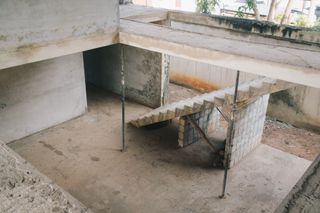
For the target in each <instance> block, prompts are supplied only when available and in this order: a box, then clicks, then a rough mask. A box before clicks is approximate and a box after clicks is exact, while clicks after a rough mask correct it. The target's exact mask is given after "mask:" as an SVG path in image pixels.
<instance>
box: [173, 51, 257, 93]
mask: <svg viewBox="0 0 320 213" xmlns="http://www.w3.org/2000/svg"><path fill="white" fill-rule="evenodd" d="M169 69H170V79H171V80H173V81H178V83H179V81H181V82H180V83H181V84H185V85H187V86H191V87H195V88H196V89H200V90H201V88H202V87H204V88H206V87H205V86H204V85H201V84H192V82H196V81H199V82H204V83H207V84H209V85H211V86H212V87H210V88H213V89H214V88H215V89H220V88H226V87H230V86H234V83H235V79H236V74H235V71H234V70H231V69H227V68H224V67H218V66H214V65H210V64H206V63H201V62H196V61H192V60H187V59H183V58H179V57H174V56H171V57H170V68H169ZM180 76H181V77H182V78H180ZM255 78H257V75H253V74H250V73H245V72H241V75H240V82H246V81H249V80H252V79H255ZM190 79H191V80H190ZM184 80H186V81H184ZM190 83H191V84H190ZM189 84H190V85H189ZM197 87H199V88H197Z"/></svg>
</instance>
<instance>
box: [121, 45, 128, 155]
mask: <svg viewBox="0 0 320 213" xmlns="http://www.w3.org/2000/svg"><path fill="white" fill-rule="evenodd" d="M120 48H121V50H120V52H121V105H122V134H121V139H122V149H121V151H122V152H125V151H126V150H127V145H126V138H125V137H126V134H125V133H126V126H125V125H126V124H125V114H126V113H125V102H126V99H125V96H126V95H125V94H126V93H125V90H126V84H125V75H124V49H123V45H121V47H120Z"/></svg>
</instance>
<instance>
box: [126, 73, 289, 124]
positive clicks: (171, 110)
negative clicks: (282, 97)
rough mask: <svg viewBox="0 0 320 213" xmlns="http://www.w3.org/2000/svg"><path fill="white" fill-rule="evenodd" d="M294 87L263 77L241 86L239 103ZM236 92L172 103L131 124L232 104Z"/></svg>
mask: <svg viewBox="0 0 320 213" xmlns="http://www.w3.org/2000/svg"><path fill="white" fill-rule="evenodd" d="M293 86H294V84H292V83H289V82H285V81H281V80H275V79H270V78H265V77H261V78H258V79H255V80H252V81H248V82H245V83H242V84H240V85H239V88H238V97H237V102H238V103H241V102H249V101H250V100H254V99H255V98H257V97H259V96H262V95H265V94H269V93H274V92H278V91H281V90H285V89H288V88H291V87H293ZM234 90H235V88H234V87H230V88H226V89H221V90H217V91H213V92H210V93H205V94H202V95H198V96H195V97H193V98H188V99H185V100H182V101H178V102H175V103H171V104H168V105H165V106H163V107H160V108H157V109H154V110H152V111H150V112H149V113H147V114H145V115H143V116H139V117H138V118H136V119H134V120H132V121H130V123H131V124H132V125H134V126H135V127H142V126H146V125H150V124H154V123H158V122H162V121H167V120H171V119H174V118H176V117H181V116H185V115H190V114H194V113H197V112H201V111H203V110H205V109H209V108H213V107H215V106H222V105H225V104H231V103H232V102H233V97H234Z"/></svg>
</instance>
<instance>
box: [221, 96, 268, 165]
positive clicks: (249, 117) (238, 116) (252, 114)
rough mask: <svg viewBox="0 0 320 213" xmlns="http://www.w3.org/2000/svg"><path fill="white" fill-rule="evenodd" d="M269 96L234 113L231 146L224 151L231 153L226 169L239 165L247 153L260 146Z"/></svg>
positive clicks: (227, 146) (228, 145)
mask: <svg viewBox="0 0 320 213" xmlns="http://www.w3.org/2000/svg"><path fill="white" fill-rule="evenodd" d="M269 96H270V95H269V94H267V95H264V96H261V97H258V98H257V100H255V101H254V102H252V103H250V104H248V105H247V106H245V107H244V108H242V109H239V110H238V111H236V112H235V116H234V130H233V133H232V144H233V146H232V147H231V146H230V144H227V145H226V151H225V153H226V154H227V153H228V152H231V157H230V165H228V167H233V166H234V165H236V164H237V163H239V162H240V161H241V160H242V159H243V158H244V157H245V156H246V155H247V154H248V153H250V152H251V151H252V150H254V149H255V148H256V147H257V146H258V145H260V143H261V138H262V134H263V129H264V128H263V127H264V121H265V119H266V112H267V107H268V101H269ZM225 158H226V155H225Z"/></svg>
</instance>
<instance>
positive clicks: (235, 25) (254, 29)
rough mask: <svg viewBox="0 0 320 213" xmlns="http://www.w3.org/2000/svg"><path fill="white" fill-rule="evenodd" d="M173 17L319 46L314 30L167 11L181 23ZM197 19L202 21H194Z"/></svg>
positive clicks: (186, 21) (317, 31) (226, 17)
mask: <svg viewBox="0 0 320 213" xmlns="http://www.w3.org/2000/svg"><path fill="white" fill-rule="evenodd" d="M175 15H176V16H182V17H184V19H186V20H185V21H183V22H185V23H192V24H199V25H204V26H209V27H214V28H220V29H226V30H231V31H236V32H242V33H252V34H255V35H259V36H263V37H267V38H273V39H279V40H286V41H290V42H293V43H301V44H306V45H317V46H320V42H319V40H320V38H314V34H319V37H320V31H319V30H317V29H314V28H306V27H298V26H291V25H280V24H277V23H273V22H269V21H257V20H254V19H246V18H240V17H232V16H222V15H212V14H200V13H195V12H186V11H174V10H168V19H172V20H177V21H181V20H180V19H179V18H177V17H176V19H175V18H174V16H175ZM172 16H173V17H172ZM190 16H193V17H192V18H193V20H190V19H189V20H188V17H190ZM197 18H198V19H203V20H200V21H199V20H196V19H197ZM208 22H210V23H211V24H210V23H208ZM304 34H305V36H304ZM305 37H307V38H305Z"/></svg>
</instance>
